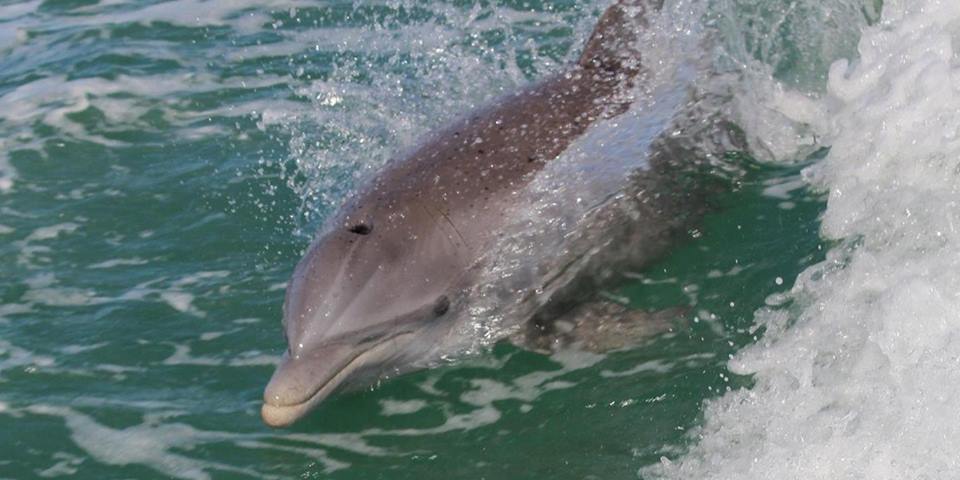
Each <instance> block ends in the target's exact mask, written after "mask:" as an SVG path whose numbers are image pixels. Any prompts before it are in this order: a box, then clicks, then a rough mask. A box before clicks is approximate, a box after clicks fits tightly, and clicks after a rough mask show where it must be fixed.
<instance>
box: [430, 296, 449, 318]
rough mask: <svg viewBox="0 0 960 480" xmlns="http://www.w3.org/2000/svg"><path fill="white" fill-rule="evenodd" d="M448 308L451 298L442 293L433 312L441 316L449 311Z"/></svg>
mask: <svg viewBox="0 0 960 480" xmlns="http://www.w3.org/2000/svg"><path fill="white" fill-rule="evenodd" d="M447 310H450V299H449V298H448V297H447V296H446V295H440V298H438V299H437V303H435V304H434V305H433V314H434V315H436V316H438V317H439V316H442V315H443V314H444V313H447Z"/></svg>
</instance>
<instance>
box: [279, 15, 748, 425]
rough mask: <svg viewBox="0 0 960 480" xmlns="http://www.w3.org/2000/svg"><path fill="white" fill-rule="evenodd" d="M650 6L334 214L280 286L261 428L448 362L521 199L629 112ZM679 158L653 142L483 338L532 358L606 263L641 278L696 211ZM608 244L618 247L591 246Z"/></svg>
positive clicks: (684, 156)
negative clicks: (504, 320) (281, 339)
mask: <svg viewBox="0 0 960 480" xmlns="http://www.w3.org/2000/svg"><path fill="white" fill-rule="evenodd" d="M661 3H662V0H620V1H619V2H618V3H616V4H615V5H613V6H612V7H610V8H609V9H608V10H607V11H606V12H605V13H604V14H603V16H602V17H601V19H600V21H599V23H598V25H597V28H596V29H595V31H594V33H593V35H592V36H591V39H590V40H589V42H588V43H587V46H586V48H585V50H584V53H583V55H582V57H581V59H580V60H579V61H578V63H577V64H576V65H575V66H574V67H573V68H572V69H570V70H569V71H567V72H566V73H564V74H561V75H558V76H555V77H552V78H549V79H547V80H545V81H543V82H541V83H539V84H537V85H535V86H533V87H530V88H526V89H524V90H522V91H520V92H518V93H516V94H513V95H510V96H508V97H505V98H502V99H501V100H500V102H498V103H497V104H495V105H493V106H491V107H489V108H487V109H485V110H482V111H480V112H478V113H477V114H475V115H472V116H470V117H468V118H466V119H463V120H461V121H460V122H459V123H457V124H455V125H453V126H451V127H450V128H447V129H445V130H443V131H442V132H440V133H438V134H436V135H434V136H433V137H432V138H429V139H428V140H427V141H426V142H424V143H422V144H421V146H420V147H418V148H417V149H415V150H414V151H413V152H412V153H411V154H410V155H409V156H408V157H406V158H405V159H403V160H401V161H397V162H392V163H391V164H389V165H388V166H387V167H386V168H385V170H384V171H383V172H381V173H380V174H379V175H378V176H376V177H375V178H373V179H372V181H371V182H370V183H369V184H368V185H367V186H366V187H365V188H364V189H362V190H360V191H359V192H358V194H357V195H355V196H354V197H353V198H352V199H351V200H350V201H349V202H348V203H347V204H346V205H344V206H343V207H342V208H341V210H340V211H339V212H338V213H337V215H336V216H335V217H334V218H333V219H332V221H331V222H330V223H329V224H328V225H327V228H326V229H325V230H323V231H322V232H321V234H320V235H319V236H318V238H317V239H316V240H315V241H314V243H313V244H312V245H311V246H310V248H309V250H308V252H307V254H306V255H305V256H304V258H303V259H302V260H301V261H300V263H299V264H298V265H297V268H296V270H295V272H294V274H293V278H292V280H291V282H290V284H289V286H288V288H287V295H286V300H285V302H284V317H283V325H284V331H285V334H286V338H287V342H288V345H289V349H288V351H287V353H286V354H285V355H284V357H283V360H282V362H281V364H280V365H279V366H278V368H277V370H276V372H275V373H274V375H273V377H272V378H271V380H270V383H269V384H268V385H267V387H266V390H265V392H264V404H263V408H262V416H263V420H264V422H265V423H267V424H268V425H270V426H275V427H282V426H287V425H289V424H291V423H293V422H294V421H296V420H297V419H299V418H301V417H302V416H304V415H305V414H306V413H307V412H309V411H310V410H311V409H312V408H313V407H314V406H316V405H317V404H318V403H319V402H320V401H321V400H323V399H324V398H325V397H327V396H328V395H329V394H330V393H331V392H333V391H334V390H335V389H337V388H338V387H339V386H341V385H342V384H344V383H345V382H346V381H348V380H351V379H354V378H357V377H359V376H361V375H363V374H367V375H368V376H371V375H372V376H375V377H383V376H385V375H386V374H391V373H397V372H402V371H407V370H410V369H415V368H420V367H423V366H427V365H429V364H430V363H431V362H436V361H437V360H439V359H440V358H441V357H442V356H444V355H447V354H450V353H455V352H451V351H450V350H451V349H452V350H456V349H457V348H459V347H458V346H457V345H456V344H457V341H456V340H455V339H456V338H457V337H458V334H459V333H462V331H463V330H464V326H463V323H464V322H465V321H467V320H470V315H469V313H468V311H469V310H470V308H469V307H471V305H472V302H474V301H475V297H477V296H479V295H481V294H480V293H479V290H480V289H479V288H478V287H480V286H482V287H488V286H490V285H491V284H496V283H497V282H498V280H497V279H496V277H497V275H491V274H490V271H491V267H490V266H491V265H492V264H494V263H496V262H497V261H498V260H502V258H499V257H501V256H500V254H499V253H498V250H497V247H498V246H500V245H503V244H504V240H505V239H504V238H503V237H504V236H505V235H508V233H507V228H506V225H508V224H509V223H510V222H511V212H512V211H514V210H515V207H516V205H515V204H516V203H517V202H518V201H522V200H520V199H522V198H524V196H523V192H524V190H525V189H527V188H529V186H530V184H531V182H533V179H534V178H535V177H536V176H537V174H538V173H539V172H541V171H542V170H544V169H545V167H546V166H547V165H548V164H549V163H550V161H552V160H553V159H555V158H557V157H558V156H560V155H561V154H562V153H564V152H565V150H567V149H568V147H569V146H570V145H571V143H572V142H573V141H574V140H575V139H577V138H578V137H581V136H582V135H583V134H584V132H586V131H587V129H588V128H589V127H590V126H591V125H593V124H595V123H597V122H601V121H604V120H607V119H611V118H614V117H617V116H618V115H622V114H623V113H624V112H625V111H626V110H627V109H628V107H629V104H630V103H629V100H628V99H629V94H630V91H631V89H632V88H633V87H634V83H635V81H636V80H637V79H638V77H639V75H640V74H641V71H642V69H641V67H640V63H639V57H640V56H639V50H638V48H637V47H636V45H635V44H636V40H637V36H638V33H637V32H638V31H642V27H643V26H644V25H646V22H647V19H646V15H647V14H650V13H653V12H654V11H656V10H658V9H659V8H660V4H661ZM693 123H696V124H699V125H705V124H708V123H710V122H707V121H702V120H698V121H697V122H693ZM725 142H726V143H729V140H728V139H727V138H726V137H724V138H723V139H721V140H718V141H715V142H712V143H711V144H723V143H725ZM681 147H682V146H681V145H680V143H678V142H676V141H674V140H672V139H670V138H666V137H665V139H663V140H659V141H656V142H654V144H653V146H651V151H650V152H649V154H648V158H647V159H646V165H647V168H645V169H643V171H642V172H639V173H637V174H636V175H634V178H633V179H632V180H631V182H630V188H629V191H626V192H621V193H622V194H621V195H619V196H617V197H616V198H615V199H613V200H611V201H608V202H605V203H604V204H603V205H602V206H601V208H597V209H594V210H593V211H591V212H589V213H588V216H589V217H590V221H589V222H585V224H589V226H590V228H588V229H586V231H580V232H575V233H573V234H570V235H565V236H564V238H565V239H566V238H567V237H569V240H564V241H565V242H566V243H564V246H563V251H562V252H557V254H556V255H554V256H553V257H554V258H552V259H551V260H550V261H547V262H542V264H538V265H537V266H536V268H533V269H531V270H530V271H531V272H533V275H532V278H530V282H529V284H528V285H524V286H523V287H524V288H525V290H524V291H523V292H519V293H517V292H516V285H511V286H510V287H509V288H505V289H502V291H509V292H510V293H509V294H508V296H511V297H510V299H509V300H508V302H509V303H512V304H514V305H516V306H517V308H514V309H512V310H511V311H510V312H511V313H510V317H511V318H510V321H509V322H508V323H509V327H510V328H503V329H502V331H497V332H494V335H495V336H499V337H500V338H502V337H504V336H507V335H511V336H512V337H513V338H514V340H515V341H518V342H520V343H524V344H526V345H530V346H532V347H534V348H541V347H542V346H543V339H542V338H541V337H542V336H543V335H541V334H545V333H549V332H552V331H553V330H554V328H553V325H552V323H551V322H552V321H553V319H555V318H559V317H561V316H563V315H564V314H565V313H568V312H570V311H571V309H574V308H573V307H575V306H576V305H577V304H578V303H580V302H582V300H583V298H582V295H581V293H580V292H583V291H586V290H589V289H590V288H596V287H597V286H600V285H601V284H602V283H603V279H604V278H606V277H609V276H610V275H609V273H608V272H609V264H610V263H611V262H614V263H619V264H623V265H628V264H629V265H631V266H634V267H635V266H642V265H643V264H644V263H647V262H649V261H650V260H651V259H653V258H655V257H656V256H658V255H660V254H661V253H662V252H663V251H664V250H665V249H666V248H667V246H668V245H669V244H670V243H672V241H673V240H674V239H675V236H676V234H677V232H678V231H682V230H683V229H684V228H686V227H687V226H688V225H689V221H690V219H691V218H695V217H696V216H697V214H698V211H699V207H695V206H693V205H699V204H700V203H699V202H696V201H695V200H696V199H694V198H692V197H694V196H697V195H701V194H703V189H702V188H693V187H691V186H690V185H688V182H687V179H689V178H691V175H688V174H687V173H689V172H692V171H694V170H696V169H697V168H689V166H690V165H694V164H697V161H696V160H695V158H694V157H697V158H699V157H702V156H703V155H702V154H701V153H702V152H697V151H695V150H696V149H692V150H691V149H682V148H681ZM681 150H682V151H681ZM681 171H682V172H681ZM678 172H680V173H678ZM684 172H686V173H684ZM507 240H509V239H507ZM615 244H621V245H628V246H630V248H628V249H625V250H627V253H622V254H612V253H609V252H610V251H612V250H610V249H604V248H602V247H605V246H610V245H615ZM620 250H621V251H622V250H624V249H620ZM546 257H551V256H550V255H547V256H546ZM604 265H607V266H604ZM513 281H514V282H516V277H515V278H514V279H513ZM501 293H502V292H501ZM574 310H575V309H574Z"/></svg>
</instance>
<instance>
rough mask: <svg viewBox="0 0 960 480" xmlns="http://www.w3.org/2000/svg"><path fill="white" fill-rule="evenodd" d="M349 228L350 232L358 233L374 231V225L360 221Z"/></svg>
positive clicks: (366, 233)
mask: <svg viewBox="0 0 960 480" xmlns="http://www.w3.org/2000/svg"><path fill="white" fill-rule="evenodd" d="M347 230H350V233H356V234H357V235H369V234H370V232H372V231H373V225H370V224H368V223H363V222H360V223H357V224H354V225H353V226H351V227H350V228H348V229H347Z"/></svg>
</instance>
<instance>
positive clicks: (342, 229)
mask: <svg viewBox="0 0 960 480" xmlns="http://www.w3.org/2000/svg"><path fill="white" fill-rule="evenodd" d="M398 204H402V205H401V206H397V205H398ZM346 210H347V213H345V214H340V215H339V216H338V217H337V218H336V219H335V220H334V221H333V222H332V223H331V224H330V225H328V227H327V229H326V231H325V232H324V233H323V234H321V235H320V236H319V237H318V238H317V240H316V241H315V242H314V243H313V244H312V245H311V246H310V248H309V250H308V251H307V254H306V255H305V256H304V257H303V259H302V260H301V261H300V263H299V264H298V265H297V268H296V270H295V271H294V274H293V278H292V279H291V281H290V283H289V284H288V286H287V293H286V299H285V301H284V312H283V313H284V314H283V327H284V333H285V334H286V338H287V344H288V349H287V351H286V353H285V354H284V356H283V359H282V361H281V363H280V365H279V366H278V367H277V369H276V371H275V372H274V374H273V377H272V378H271V379H270V382H269V384H268V385H267V387H266V390H265V392H264V403H263V407H262V410H261V415H262V417H263V420H264V422H265V423H266V424H267V425H270V426H273V427H283V426H287V425H290V424H292V423H293V422H294V421H296V420H297V419H299V418H301V417H303V416H304V415H306V414H307V413H308V412H309V411H310V410H311V409H312V408H313V407H315V406H316V405H317V404H318V403H319V402H320V401H322V400H323V399H324V398H325V397H327V396H328V395H330V394H331V393H332V392H333V391H334V390H336V389H337V387H338V386H341V385H343V384H344V383H346V382H348V381H353V380H356V379H358V377H363V376H366V377H367V378H369V377H371V376H372V377H384V376H386V375H390V374H393V373H399V372H401V371H404V370H409V369H411V368H415V367H416V365H417V364H418V363H421V362H427V361H430V360H432V355H433V354H434V353H435V346H436V344H437V343H438V342H439V341H440V340H441V339H442V337H443V335H445V334H446V333H447V332H449V331H450V328H451V326H452V324H453V321H452V318H453V316H454V314H453V312H452V310H453V308H452V307H454V306H456V305H457V304H458V302H459V299H458V298H457V294H456V291H457V285H458V279H459V277H461V276H463V273H464V270H465V268H467V267H468V266H469V265H465V264H464V263H463V249H464V247H465V243H464V241H463V238H462V237H461V236H460V235H459V233H458V232H456V228H455V227H454V226H453V224H452V223H451V222H450V221H449V218H448V217H447V216H446V215H444V214H443V213H442V212H440V211H438V210H436V209H431V208H429V206H427V205H426V204H424V203H423V202H420V201H417V200H409V201H394V202H391V203H390V204H389V205H388V206H387V207H381V208H364V207H363V205H360V206H354V207H352V208H349V209H346Z"/></svg>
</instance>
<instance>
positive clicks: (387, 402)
mask: <svg viewBox="0 0 960 480" xmlns="http://www.w3.org/2000/svg"><path fill="white" fill-rule="evenodd" d="M380 407H381V414H383V415H386V416H393V415H409V414H411V413H416V412H419V411H420V410H423V409H424V408H427V402H425V401H423V400H394V399H390V398H385V399H383V400H380Z"/></svg>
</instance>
